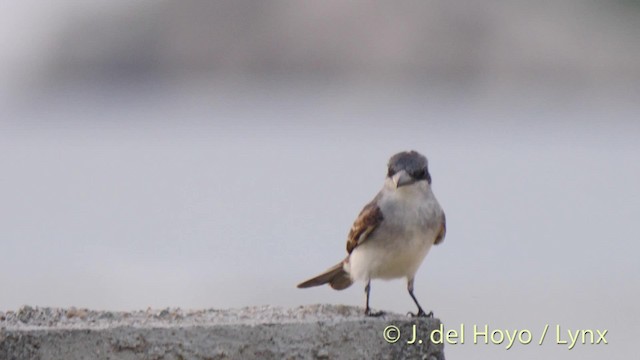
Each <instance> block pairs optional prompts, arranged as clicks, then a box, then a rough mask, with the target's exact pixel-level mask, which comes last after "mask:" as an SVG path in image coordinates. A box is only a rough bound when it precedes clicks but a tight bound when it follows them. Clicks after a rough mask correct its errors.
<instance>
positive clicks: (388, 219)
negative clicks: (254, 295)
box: [297, 150, 447, 317]
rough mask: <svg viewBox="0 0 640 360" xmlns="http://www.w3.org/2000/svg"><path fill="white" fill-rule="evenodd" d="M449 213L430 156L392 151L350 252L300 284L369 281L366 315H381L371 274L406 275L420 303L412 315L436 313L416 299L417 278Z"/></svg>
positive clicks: (342, 285) (338, 286) (352, 235)
mask: <svg viewBox="0 0 640 360" xmlns="http://www.w3.org/2000/svg"><path fill="white" fill-rule="evenodd" d="M446 231H447V226H446V218H445V214H444V211H443V210H442V207H441V206H440V204H439V203H438V200H437V199H436V197H435V195H434V194H433V191H432V189H431V174H430V173H429V169H428V161H427V158H426V157H425V156H424V155H422V154H420V153H418V152H417V151H414V150H411V151H403V152H399V153H397V154H395V155H393V156H392V157H391V158H390V159H389V162H388V164H387V176H386V178H385V180H384V185H383V186H382V189H381V190H380V191H379V192H378V194H377V195H376V196H375V197H374V198H373V200H372V201H371V202H369V203H368V204H366V205H365V206H364V208H363V209H362V211H361V212H360V214H359V215H358V217H357V218H356V220H355V221H354V223H353V226H352V227H351V229H350V231H349V234H348V236H347V257H346V258H345V259H344V260H342V261H341V262H339V263H338V264H336V265H334V266H332V267H330V268H329V269H327V270H326V271H324V272H323V273H322V274H320V275H317V276H315V277H313V278H311V279H309V280H307V281H304V282H302V283H300V284H298V285H297V287H298V288H309V287H313V286H320V285H324V284H329V286H331V287H332V288H333V289H335V290H344V289H346V288H348V287H349V286H351V285H352V284H353V283H354V281H362V282H364V283H365V284H366V285H365V287H364V292H365V295H366V302H365V310H364V314H365V315H366V316H381V315H384V312H383V311H379V312H374V311H372V310H371V308H370V307H369V297H370V292H371V280H373V279H383V280H391V279H400V278H406V280H407V290H408V292H409V295H410V296H411V299H413V302H414V303H415V305H416V306H417V307H418V311H417V313H409V315H411V316H413V317H433V311H430V312H429V313H428V314H427V313H426V312H425V311H424V310H423V308H422V306H420V303H419V302H418V299H416V296H415V294H414V292H413V290H414V280H415V275H416V272H417V271H418V268H419V267H420V265H421V264H422V262H423V260H424V258H425V257H426V255H427V253H428V252H429V250H430V249H431V247H432V245H438V244H441V243H442V242H443V241H444V237H445V234H446Z"/></svg>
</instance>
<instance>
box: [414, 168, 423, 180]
mask: <svg viewBox="0 0 640 360" xmlns="http://www.w3.org/2000/svg"><path fill="white" fill-rule="evenodd" d="M415 178H416V179H424V169H422V170H418V171H417V172H416V173H415Z"/></svg>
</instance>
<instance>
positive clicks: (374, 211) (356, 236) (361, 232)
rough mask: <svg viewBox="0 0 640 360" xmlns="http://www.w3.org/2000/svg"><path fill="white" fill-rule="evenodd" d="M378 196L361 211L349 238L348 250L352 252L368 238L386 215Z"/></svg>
mask: <svg viewBox="0 0 640 360" xmlns="http://www.w3.org/2000/svg"><path fill="white" fill-rule="evenodd" d="M377 200H378V197H376V198H375V199H373V201H371V202H370V203H368V204H367V205H365V207H364V208H363V209H362V211H360V215H358V218H357V219H356V221H354V223H353V226H351V230H350V231H349V236H348V238H347V252H348V253H349V254H351V252H352V251H353V249H355V248H356V247H357V246H358V245H360V244H362V243H363V242H364V241H366V240H367V238H368V237H369V235H371V233H372V232H373V231H374V230H375V229H376V228H377V227H378V225H380V223H382V220H383V219H384V217H383V216H382V211H381V210H380V207H378V201H377Z"/></svg>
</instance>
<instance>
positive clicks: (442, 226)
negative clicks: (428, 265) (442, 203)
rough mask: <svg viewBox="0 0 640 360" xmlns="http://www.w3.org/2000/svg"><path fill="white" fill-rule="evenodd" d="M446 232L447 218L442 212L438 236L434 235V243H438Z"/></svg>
mask: <svg viewBox="0 0 640 360" xmlns="http://www.w3.org/2000/svg"><path fill="white" fill-rule="evenodd" d="M446 234H447V218H446V217H445V216H444V213H442V223H440V231H439V232H438V236H437V237H436V241H435V242H434V244H435V245H438V244H440V243H441V242H443V241H444V236H445V235H446Z"/></svg>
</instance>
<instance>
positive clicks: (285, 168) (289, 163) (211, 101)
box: [0, 0, 640, 359]
mask: <svg viewBox="0 0 640 360" xmlns="http://www.w3.org/2000/svg"><path fill="white" fill-rule="evenodd" d="M639 20H640V1H632V0H609V1H581V0H566V1H558V2H551V1H544V2H540V1H510V2H502V1H483V2H477V1H475V2H474V1H446V2H445V1H406V2H385V1H367V2H362V1H350V2H344V1H337V0H329V1H322V2H310V1H307V2H297V1H271V0H269V1H261V2H249V1H216V2H206V3H205V2H199V1H191V0H185V1H179V2H178V1H174V2H169V1H135V2H133V1H124V0H117V1H114V0H111V1H97V0H96V1H90V2H81V1H65V2H46V1H36V0H26V1H20V2H17V1H14V2H8V1H7V2H3V3H2V4H0V39H1V42H2V48H1V49H0V169H1V170H0V310H9V309H17V308H18V307H20V306H22V305H24V304H29V305H32V306H78V307H89V308H95V309H111V310H132V309H141V308H142V309H144V308H147V307H152V308H163V307H177V306H180V307H184V308H227V307H242V306H250V305H262V304H271V305H278V306H287V307H292V306H298V305H302V304H313V303H333V304H350V305H357V306H363V303H364V295H363V286H362V284H356V285H355V286H352V287H351V288H349V289H348V290H345V291H343V292H335V291H332V290H331V289H329V288H327V287H322V288H314V289H310V290H298V289H296V288H295V285H296V284H297V283H298V282H300V281H302V280H305V279H306V278H308V277H310V276H312V275H315V274H316V273H318V272H319V271H322V270H324V269H326V268H327V267H329V266H331V265H333V264H334V263H336V262H337V261H339V260H341V259H342V258H343V257H344V256H345V254H346V253H345V240H346V235H347V233H348V230H349V228H350V226H351V224H352V221H353V220H354V219H355V217H356V215H357V214H358V212H359V211H360V209H361V207H362V206H363V205H364V204H365V203H366V202H368V201H369V200H370V199H371V198H372V197H373V196H374V195H375V193H376V192H377V191H378V190H379V188H380V187H381V186H382V182H383V179H384V176H385V173H386V162H387V160H388V158H389V157H390V156H391V155H393V154H394V153H396V152H398V151H402V150H409V149H415V150H418V151H420V152H422V153H424V154H425V155H427V157H428V158H429V160H430V170H431V174H432V177H433V187H434V192H435V194H436V196H437V197H438V199H439V201H440V203H441V204H442V206H443V208H444V209H445V212H446V214H447V221H448V233H447V238H446V240H445V242H444V243H443V244H442V245H441V246H438V247H434V248H433V249H432V250H431V253H430V254H429V256H428V257H427V259H426V260H425V263H424V264H423V266H422V268H421V269H420V271H419V273H418V276H417V279H416V295H417V297H418V298H419V299H420V300H421V302H422V304H423V306H424V307H425V308H426V309H430V310H431V309H432V310H434V312H435V314H436V316H437V317H440V318H441V319H442V320H443V322H444V323H445V325H446V326H447V327H448V328H456V327H459V325H460V323H464V324H465V325H466V326H467V327H472V326H473V325H474V324H478V325H481V326H482V325H484V324H489V326H490V327H491V328H498V329H528V330H530V331H531V332H532V334H533V336H534V340H535V339H537V338H536V335H537V336H539V335H540V334H541V332H542V329H543V327H544V325H545V324H551V326H555V324H560V325H561V326H562V328H563V329H594V330H595V329H601V330H602V329H608V330H609V332H608V335H607V340H608V341H609V344H608V345H604V346H602V345H599V346H590V345H584V346H583V345H578V346H576V348H574V349H573V350H567V349H566V345H555V344H553V341H552V340H553V339H552V338H548V341H547V342H546V343H545V345H543V346H538V345H535V344H530V345H516V346H514V347H513V348H512V349H511V350H505V349H504V346H503V345H495V346H494V345H484V344H481V345H473V344H470V343H467V344H465V345H458V346H451V345H449V346H447V347H446V354H447V357H448V358H451V359H455V358H463V359H464V358H467V359H468V358H488V357H491V358H494V359H507V358H514V357H517V358H519V359H538V358H540V357H542V356H545V357H549V358H563V359H602V358H603V357H605V358H630V357H631V356H632V354H635V353H637V349H636V350H633V349H632V344H634V343H636V340H637V339H636V337H637V333H638V331H639V330H640V327H639V326H638V324H637V320H638V319H640V311H639V310H638V307H637V301H638V298H639V296H640V261H638V253H639V252H640V242H638V237H637V234H636V233H635V229H636V227H637V218H638V216H639V215H640V194H639V193H638V191H637V190H636V187H637V184H638V181H639V180H640V161H638V154H640V141H639V139H640V136H639V135H640V122H639V121H638V119H639V116H640V102H639V100H640V22H639ZM372 306H373V307H374V308H377V309H385V310H390V311H397V312H401V313H404V312H407V311H413V310H414V309H413V306H414V305H413V303H412V301H411V299H410V297H409V296H408V295H407V293H406V284H405V282H404V281H402V280H396V281H391V282H383V281H376V282H374V283H373V284H372ZM381 341H382V338H381ZM534 342H535V341H534Z"/></svg>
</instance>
